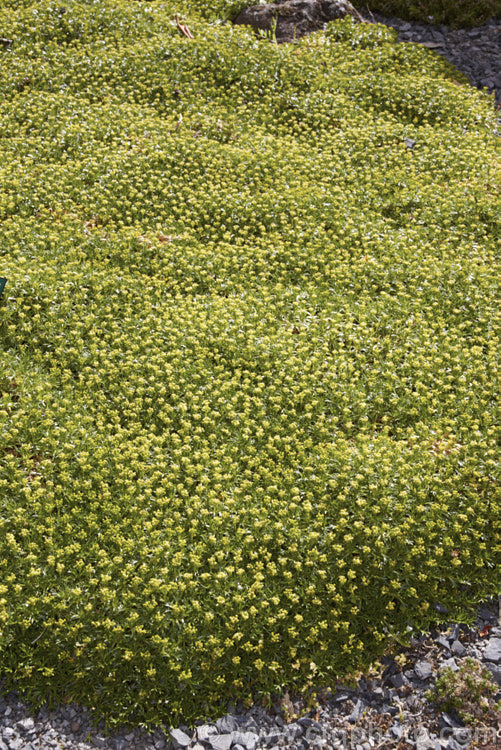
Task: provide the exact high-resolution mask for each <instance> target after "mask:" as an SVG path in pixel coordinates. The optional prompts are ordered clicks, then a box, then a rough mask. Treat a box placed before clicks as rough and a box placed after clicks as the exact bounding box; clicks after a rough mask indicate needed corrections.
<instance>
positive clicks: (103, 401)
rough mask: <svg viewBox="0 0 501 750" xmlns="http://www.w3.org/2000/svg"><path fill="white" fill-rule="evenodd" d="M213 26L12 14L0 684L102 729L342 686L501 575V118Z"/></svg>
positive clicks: (410, 64) (129, 15) (188, 20)
mask: <svg viewBox="0 0 501 750" xmlns="http://www.w3.org/2000/svg"><path fill="white" fill-rule="evenodd" d="M201 6H202V4H201V3H198V4H197V3H191V5H190V4H189V3H186V4H185V5H181V6H180V7H176V6H175V4H174V3H170V2H159V1H155V2H151V3H129V2H125V0H124V1H123V2H122V1H121V0H117V1H115V2H113V1H112V0H92V2H88V1H86V0H80V1H77V0H66V1H65V2H64V7H63V5H62V3H61V0H58V2H53V1H52V0H37V2H29V1H28V0H24V2H19V1H18V0H8V1H7V0H2V1H1V2H0V18H1V28H2V35H3V36H4V37H5V38H8V39H12V45H9V46H3V47H0V55H1V56H2V65H1V66H0V81H1V84H0V85H1V90H2V99H1V101H0V110H1V117H0V136H1V137H0V224H1V231H2V242H1V245H0V275H1V276H4V277H6V278H7V279H8V281H7V286H6V287H5V291H4V293H3V295H2V298H1V299H0V341H1V347H2V352H1V353H2V368H1V375H0V393H1V402H0V466H1V473H0V490H1V492H0V583H1V585H0V662H1V664H2V670H3V672H2V679H4V680H6V684H7V685H12V686H14V685H15V686H16V688H17V689H19V690H21V691H24V693H25V695H26V697H27V698H28V699H30V700H31V701H34V702H35V703H36V702H40V701H43V700H45V699H47V698H48V699H53V700H58V699H61V698H62V697H63V696H68V697H69V698H70V699H73V700H76V701H79V702H81V703H84V704H86V705H91V706H95V707H96V708H97V709H98V711H99V712H100V713H102V714H103V715H104V716H105V717H106V718H107V719H108V721H109V722H110V723H111V722H112V721H114V722H123V721H126V720H129V721H133V722H141V723H143V724H154V723H158V722H160V721H162V722H170V721H175V720H176V719H177V718H179V716H181V715H182V716H183V717H184V719H185V720H189V719H194V718H197V717H200V716H202V715H206V714H207V713H208V712H210V711H216V710H217V709H218V707H220V706H221V705H225V703H226V702H227V701H228V699H229V698H246V697H248V696H250V695H254V696H255V695H266V694H270V693H271V692H273V691H280V690H281V689H282V688H283V687H284V686H289V687H291V688H301V687H302V686H305V685H308V684H310V680H311V678H312V674H314V675H315V679H318V680H325V681H328V680H330V679H331V678H333V677H334V676H335V675H337V674H340V673H342V672H343V671H345V670H350V669H354V668H356V667H358V666H359V665H361V664H364V663H366V662H368V661H369V660H370V659H371V658H373V656H374V655H375V654H378V653H380V652H381V651H382V649H384V648H385V645H386V644H387V642H388V639H390V638H391V637H393V636H394V635H396V634H400V633H403V632H405V631H406V628H407V627H408V626H412V627H415V628H426V627H428V626H429V625H430V624H431V623H432V622H433V615H434V609H433V604H434V603H435V602H438V601H440V602H441V603H442V604H444V605H446V606H448V607H449V608H450V611H451V614H454V613H455V614H457V615H459V614H460V613H462V612H463V613H464V612H466V613H467V612H469V611H471V607H472V605H473V603H474V602H475V601H477V600H478V599H479V598H480V597H482V596H485V595H487V594H490V593H492V591H493V588H492V587H493V579H495V578H496V576H498V579H499V570H500V566H499V562H500V545H499V532H500V525H499V524H500V518H501V513H500V510H501V508H500V505H499V499H496V497H495V493H494V490H495V482H496V479H495V470H496V457H497V454H496V437H497V435H496V421H495V403H496V395H497V376H498V372H497V366H498V361H497V350H496V344H497V335H498V332H499V308H498V307H497V306H496V296H495V294H496V280H497V273H496V267H495V260H496V252H497V250H498V249H499V248H498V247H497V244H496V243H497V240H498V239H499V234H497V232H498V231H499V224H498V222H499V216H500V215H501V212H500V211H499V207H500V206H499V201H498V200H497V198H496V195H497V194H496V172H495V163H496V158H495V157H496V154H497V153H498V148H499V144H498V140H497V139H496V136H495V128H496V115H495V112H494V108H493V106H492V100H491V99H490V98H489V97H488V96H487V95H486V94H483V93H480V92H477V91H474V90H471V89H469V88H468V86H466V85H460V86H458V85H457V81H455V79H457V77H458V74H457V72H455V71H453V70H452V68H450V67H449V66H448V64H447V63H445V62H444V61H442V60H439V58H438V57H437V56H435V55H433V54H432V53H431V52H429V51H427V50H424V49H420V48H418V47H415V46H413V45H400V46H398V45H397V44H396V42H395V35H394V34H393V32H391V31H390V30H388V29H385V28H383V27H379V26H371V27H369V26H363V25H358V26H357V25H356V24H354V23H353V22H352V21H351V19H345V20H343V21H341V22H335V23H333V24H329V26H328V28H327V29H326V31H325V32H320V33H318V34H316V35H313V36H312V37H310V38H308V39H305V40H302V41H301V42H300V43H298V44H295V45H289V46H281V47H277V46H276V45H272V44H269V43H267V42H266V41H257V40H256V39H255V38H254V36H253V35H252V33H251V32H250V31H248V30H246V29H244V28H241V27H238V28H236V27H235V28H233V27H232V26H231V25H224V24H215V23H208V22H207V20H204V11H203V8H202V7H201ZM217 8H218V9H219V10H220V12H221V14H222V13H223V10H224V7H223V4H222V3H221V4H220V5H218V6H217ZM181 10H182V11H183V12H184V13H185V14H186V16H185V17H183V19H182V23H183V24H186V25H188V26H189V29H190V31H191V33H192V36H193V39H189V38H187V37H186V36H185V35H183V34H181V33H180V32H179V28H178V25H179V18H180V16H179V13H180V12H181ZM214 12H216V11H214ZM218 12H219V11H218ZM176 14H178V15H177V18H176ZM496 565H497V569H496ZM312 665H313V666H312Z"/></svg>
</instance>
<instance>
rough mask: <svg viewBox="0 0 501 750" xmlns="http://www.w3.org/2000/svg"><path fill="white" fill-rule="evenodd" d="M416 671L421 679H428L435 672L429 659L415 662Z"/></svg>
mask: <svg viewBox="0 0 501 750" xmlns="http://www.w3.org/2000/svg"><path fill="white" fill-rule="evenodd" d="M414 672H415V673H416V675H417V677H419V679H420V680H427V679H428V678H429V677H431V676H432V674H433V668H432V666H431V664H430V662H429V661H417V662H416V663H415V664H414Z"/></svg>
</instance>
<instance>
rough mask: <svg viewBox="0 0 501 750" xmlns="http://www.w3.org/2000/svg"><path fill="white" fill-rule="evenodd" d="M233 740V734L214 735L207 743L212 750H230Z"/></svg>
mask: <svg viewBox="0 0 501 750" xmlns="http://www.w3.org/2000/svg"><path fill="white" fill-rule="evenodd" d="M235 734H236V733H235ZM233 739H234V734H233V733H231V734H213V735H211V736H210V737H209V738H208V740H207V742H208V744H209V745H210V747H211V748H212V750H230V747H231V746H232V744H233ZM235 739H236V738H235Z"/></svg>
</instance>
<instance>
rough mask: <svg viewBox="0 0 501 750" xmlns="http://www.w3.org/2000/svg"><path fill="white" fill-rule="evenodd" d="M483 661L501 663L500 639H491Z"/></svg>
mask: <svg viewBox="0 0 501 750" xmlns="http://www.w3.org/2000/svg"><path fill="white" fill-rule="evenodd" d="M483 658H484V661H492V662H494V664H499V662H501V638H491V640H490V641H489V643H488V644H487V647H486V649H485V651H484V657H483Z"/></svg>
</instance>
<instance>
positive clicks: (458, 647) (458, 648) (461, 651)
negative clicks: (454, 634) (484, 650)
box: [451, 641, 466, 657]
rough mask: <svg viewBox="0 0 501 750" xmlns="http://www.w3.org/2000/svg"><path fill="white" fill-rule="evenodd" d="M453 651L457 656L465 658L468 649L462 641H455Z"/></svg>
mask: <svg viewBox="0 0 501 750" xmlns="http://www.w3.org/2000/svg"><path fill="white" fill-rule="evenodd" d="M451 651H452V653H453V654H454V655H455V656H459V657H461V656H464V655H465V654H466V649H465V647H464V646H463V644H462V643H461V641H454V643H453V644H452V646H451Z"/></svg>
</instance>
